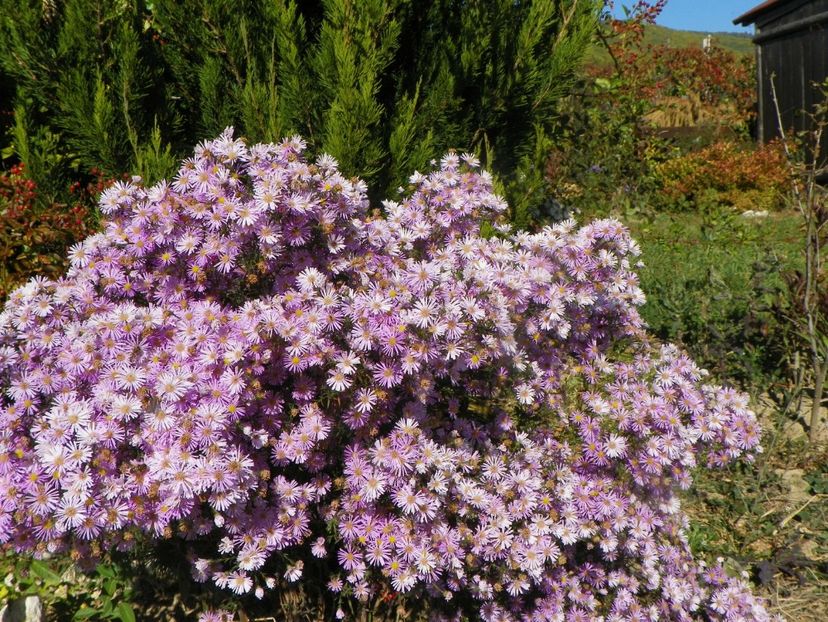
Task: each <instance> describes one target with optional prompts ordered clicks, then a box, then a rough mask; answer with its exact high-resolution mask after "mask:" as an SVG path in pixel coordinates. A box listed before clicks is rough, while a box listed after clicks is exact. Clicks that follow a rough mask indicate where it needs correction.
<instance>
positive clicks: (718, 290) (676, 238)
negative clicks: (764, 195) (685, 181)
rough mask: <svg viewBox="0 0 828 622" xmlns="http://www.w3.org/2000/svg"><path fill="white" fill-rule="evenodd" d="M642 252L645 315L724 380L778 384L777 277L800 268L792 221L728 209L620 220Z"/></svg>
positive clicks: (781, 335)
mask: <svg viewBox="0 0 828 622" xmlns="http://www.w3.org/2000/svg"><path fill="white" fill-rule="evenodd" d="M627 224H628V225H629V226H630V228H631V230H632V234H633V237H634V238H636V239H637V240H638V242H639V244H640V245H641V249H642V261H643V262H644V266H643V267H642V268H641V269H639V275H640V278H641V287H642V289H643V290H644V293H645V294H646V295H647V303H646V304H645V305H644V307H643V309H642V315H643V317H644V319H645V321H646V322H647V323H648V325H649V327H650V329H651V331H652V332H653V333H654V334H655V335H656V336H657V337H658V338H660V339H663V340H665V341H672V342H676V343H678V344H680V345H682V346H683V347H685V348H687V350H688V351H689V352H690V354H691V355H692V356H693V357H694V359H695V360H696V361H697V362H698V363H699V364H700V365H702V366H703V367H705V368H707V369H709V370H710V371H711V372H712V373H713V374H714V375H715V376H717V377H718V378H719V379H720V380H722V381H727V382H731V383H735V384H738V385H741V386H743V387H767V386H768V385H769V384H771V383H773V382H774V381H775V379H777V378H779V377H781V376H782V375H783V374H782V367H783V365H782V359H783V358H784V357H785V356H786V345H787V344H786V342H785V339H786V335H787V334H788V333H787V332H786V329H787V325H786V321H785V319H784V313H785V312H786V305H787V302H786V301H787V299H788V298H787V295H786V294H787V292H786V285H785V281H784V279H783V276H782V274H783V273H785V272H787V271H790V270H792V269H796V268H797V267H798V266H799V264H800V254H801V250H800V245H801V242H800V233H799V221H798V217H797V215H796V214H794V213H791V212H776V213H771V214H770V215H769V216H768V217H767V218H765V219H761V220H748V219H745V218H743V217H741V216H739V215H738V214H736V213H735V212H734V211H733V210H730V209H728V208H720V209H709V210H707V211H706V213H699V212H698V211H697V212H685V213H673V214H669V213H657V214H654V215H650V216H648V217H645V216H638V217H632V218H630V219H627Z"/></svg>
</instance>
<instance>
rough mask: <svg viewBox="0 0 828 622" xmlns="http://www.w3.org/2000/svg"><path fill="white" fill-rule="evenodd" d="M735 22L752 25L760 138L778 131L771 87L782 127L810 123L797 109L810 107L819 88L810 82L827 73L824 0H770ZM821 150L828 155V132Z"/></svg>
mask: <svg viewBox="0 0 828 622" xmlns="http://www.w3.org/2000/svg"><path fill="white" fill-rule="evenodd" d="M733 23H734V24H741V25H743V26H749V25H750V24H755V25H756V34H755V36H754V38H753V42H754V43H755V44H756V61H757V62H756V65H757V72H758V76H757V77H758V91H759V92H758V97H759V118H758V120H757V121H758V135H759V136H758V138H759V140H760V141H762V142H764V141H768V140H770V139H771V138H773V137H775V136H778V135H779V123H778V121H777V116H776V109H775V107H774V103H773V95H772V92H771V77H773V82H774V85H775V86H776V95H777V98H778V100H779V109H780V111H781V113H782V123H783V126H784V128H785V129H786V131H787V130H788V129H794V130H796V131H800V130H804V129H807V128H808V119H807V117H806V116H805V115H803V114H802V112H801V111H803V110H807V111H812V110H813V106H814V104H815V103H817V101H819V98H820V93H819V91H818V90H817V89H816V88H814V83H822V82H823V81H824V80H825V79H826V77H828V0H768V1H767V2H764V3H762V4H760V5H759V6H757V7H755V8H753V9H751V10H750V11H748V12H747V13H745V14H744V15H740V16H739V17H737V18H736V19H735V20H733ZM824 139H825V140H824V141H823V144H822V148H821V150H822V153H823V154H828V136H826V137H824Z"/></svg>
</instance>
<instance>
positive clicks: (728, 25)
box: [616, 0, 763, 32]
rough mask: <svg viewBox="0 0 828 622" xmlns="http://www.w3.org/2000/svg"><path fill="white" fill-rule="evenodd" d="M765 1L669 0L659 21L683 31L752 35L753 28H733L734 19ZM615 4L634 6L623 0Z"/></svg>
mask: <svg viewBox="0 0 828 622" xmlns="http://www.w3.org/2000/svg"><path fill="white" fill-rule="evenodd" d="M762 1H763V0H667V6H666V7H665V8H664V11H663V12H662V13H661V15H660V16H659V18H658V20H656V23H657V24H661V25H662V26H667V27H668V28H678V29H680V30H701V31H708V32H720V31H725V32H753V26H751V27H750V28H741V27H739V26H734V25H733V19H734V18H735V17H738V16H739V15H741V14H742V13H745V12H746V11H748V10H750V9H752V8H753V7H755V6H756V5H758V4H761V3H762ZM616 4H626V5H628V6H629V5H632V4H634V0H626V1H624V0H621V1H620V2H618V0H617V1H616Z"/></svg>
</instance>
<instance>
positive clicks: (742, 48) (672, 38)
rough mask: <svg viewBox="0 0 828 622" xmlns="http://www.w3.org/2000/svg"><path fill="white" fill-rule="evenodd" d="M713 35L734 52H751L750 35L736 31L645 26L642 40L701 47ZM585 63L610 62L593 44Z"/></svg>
mask: <svg viewBox="0 0 828 622" xmlns="http://www.w3.org/2000/svg"><path fill="white" fill-rule="evenodd" d="M707 35H712V36H713V42H714V43H715V44H716V45H718V46H720V47H723V48H724V49H726V50H730V51H731V52H733V53H734V54H753V42H752V41H751V37H752V36H751V35H749V34H740V33H736V32H696V31H693V30H673V29H672V28H666V27H664V26H657V25H652V26H646V27H645V29H644V41H645V42H646V43H649V44H651V45H668V46H670V47H675V48H684V47H701V44H702V39H704V38H705V37H706V36H707ZM586 62H587V64H593V65H595V64H597V65H605V64H609V63H610V58H609V55H608V54H607V52H606V50H605V49H604V48H603V46H602V45H601V44H600V43H598V44H593V45H592V47H591V48H590V50H589V51H588V52H587V56H586Z"/></svg>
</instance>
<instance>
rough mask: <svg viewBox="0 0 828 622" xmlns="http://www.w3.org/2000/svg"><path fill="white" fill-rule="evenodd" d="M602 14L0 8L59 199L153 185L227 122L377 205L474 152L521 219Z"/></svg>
mask: <svg viewBox="0 0 828 622" xmlns="http://www.w3.org/2000/svg"><path fill="white" fill-rule="evenodd" d="M599 5H600V3H597V2H594V1H593V0H543V1H535V2H532V1H527V2H514V1H513V0H472V1H462V2H461V1H458V0H420V1H416V2H415V1H413V0H360V1H359V2H353V1H352V0H303V1H302V2H298V1H295V0H272V1H270V2H249V1H242V0H156V1H154V2H152V3H144V2H137V3H132V2H122V1H121V0H96V1H94V2H93V1H91V0H61V1H59V2H54V3H42V2H40V0H0V47H2V48H3V49H4V50H5V52H4V54H3V55H2V56H0V81H2V82H3V85H2V87H3V88H2V90H3V91H6V90H10V91H11V92H13V97H11V98H10V104H9V105H8V110H9V111H12V110H13V111H14V113H15V120H14V123H13V124H12V126H11V128H10V129H11V136H10V138H11V143H12V147H13V149H14V151H15V152H16V154H17V156H18V157H19V158H20V159H22V160H23V161H24V162H25V164H26V166H27V170H28V171H29V172H30V173H31V174H32V175H34V180H35V182H36V183H37V184H38V186H39V187H41V188H46V187H47V186H48V185H49V184H53V185H54V188H55V191H57V189H59V188H62V187H64V186H65V185H66V184H65V181H66V178H67V177H72V176H73V175H74V176H77V174H78V173H77V172H75V171H76V170H78V169H79V170H80V171H81V172H83V171H85V170H88V169H91V168H93V167H97V168H99V169H101V170H103V171H104V172H105V173H106V174H107V175H110V176H119V175H120V174H122V173H123V172H125V171H128V172H138V173H140V174H141V175H142V176H143V177H144V178H145V179H148V180H152V181H154V180H157V179H160V178H161V177H163V176H164V175H169V174H171V173H172V172H173V169H174V166H175V162H176V161H177V158H176V157H175V156H176V154H177V155H184V154H185V153H187V152H189V151H190V150H191V149H192V146H193V145H194V144H195V143H196V142H197V141H198V140H199V139H200V138H202V137H206V136H215V135H216V134H218V133H219V132H220V131H221V130H222V129H223V128H224V127H225V126H226V125H230V124H233V125H235V126H236V127H237V129H238V130H239V131H240V132H241V134H242V135H244V136H245V137H247V138H248V139H250V140H252V141H260V140H265V141H274V140H278V139H280V138H281V137H282V136H285V135H290V134H293V133H299V134H301V135H303V136H305V137H306V139H307V141H308V144H309V147H310V148H311V150H312V151H313V152H315V153H321V152H325V153H330V154H332V155H333V156H334V157H336V158H337V160H338V161H339V163H340V166H341V168H342V171H343V174H345V175H347V176H353V175H358V176H360V177H361V178H362V179H364V180H365V182H366V183H367V185H368V189H369V194H370V196H372V198H374V199H379V198H381V197H384V196H387V193H388V192H390V191H393V190H396V188H397V187H398V186H400V185H401V184H404V183H405V180H406V178H407V175H408V172H409V171H411V170H414V169H417V168H419V169H423V168H424V167H425V166H426V165H427V164H428V163H429V161H430V160H431V159H433V158H437V157H439V156H440V155H441V154H442V153H444V152H445V151H446V150H447V149H449V148H454V149H458V150H467V151H471V152H475V153H477V154H478V155H479V156H480V157H481V158H482V159H483V161H484V163H485V164H486V166H487V167H488V168H489V169H490V170H492V171H493V172H494V173H495V174H496V175H497V178H498V179H499V180H500V181H501V182H502V184H503V186H502V188H503V190H504V191H505V192H506V195H507V198H508V199H509V200H510V203H511V205H512V208H513V218H514V219H515V220H516V222H518V223H521V224H525V223H526V222H528V221H529V220H531V219H533V218H535V217H536V216H538V210H539V209H540V207H541V206H542V204H543V201H544V199H545V195H546V188H545V181H544V175H543V172H544V166H543V165H544V162H545V160H546V158H547V154H548V152H549V146H550V140H551V136H550V131H551V128H552V121H553V117H554V114H555V112H554V108H555V103H556V102H557V101H558V99H559V98H560V96H561V95H562V94H564V93H566V92H567V89H568V88H569V87H570V85H571V82H572V78H573V74H574V72H575V70H576V68H577V66H578V63H579V61H580V58H581V56H582V54H583V52H584V50H585V48H586V46H587V44H588V43H589V40H590V38H591V36H592V34H593V31H594V28H595V25H596V23H597V15H598V12H599ZM10 85H11V86H10ZM58 180H61V181H60V183H58Z"/></svg>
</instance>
